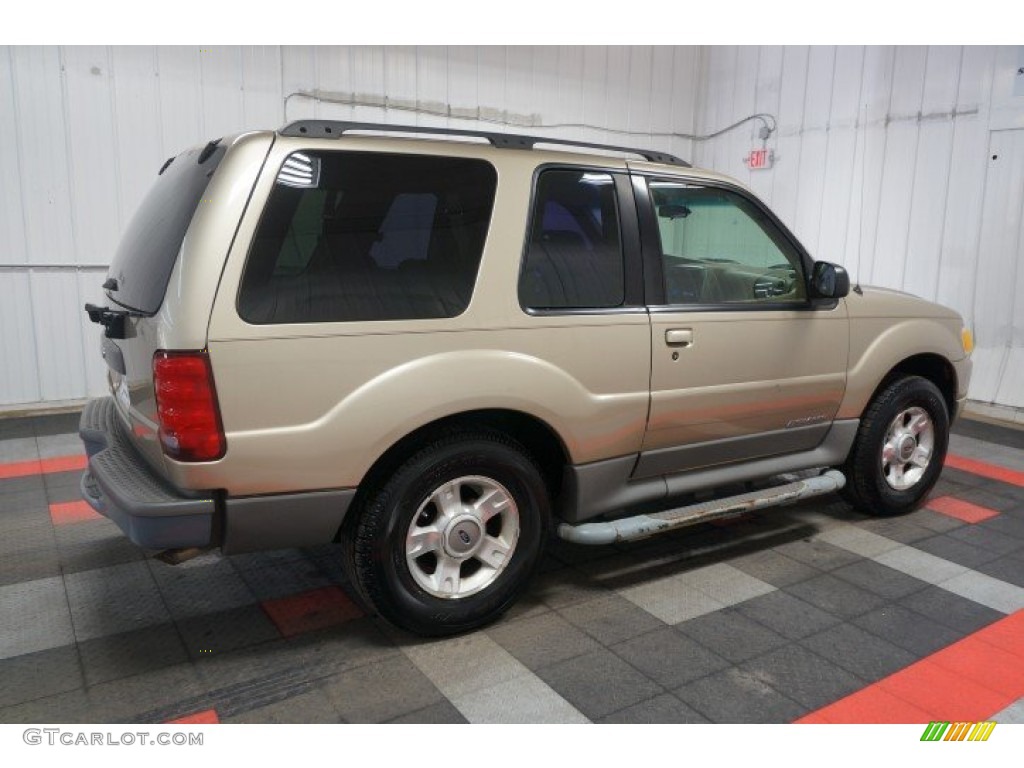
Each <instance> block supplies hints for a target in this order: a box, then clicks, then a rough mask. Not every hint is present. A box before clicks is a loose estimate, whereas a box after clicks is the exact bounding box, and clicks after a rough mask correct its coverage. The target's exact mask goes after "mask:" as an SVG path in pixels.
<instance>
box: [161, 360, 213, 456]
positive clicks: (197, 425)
mask: <svg viewBox="0 0 1024 768" xmlns="http://www.w3.org/2000/svg"><path fill="white" fill-rule="evenodd" d="M153 387H154V389H155V390H156V411H157V418H158V419H159V421H160V444H161V446H162V447H163V450H164V453H165V454H166V455H167V456H169V457H170V458H172V459H177V460H178V461H215V460H216V459H219V458H220V457H221V456H223V455H224V450H225V448H226V442H227V441H226V440H225V438H224V427H223V425H222V424H221V421H220V410H219V409H218V407H217V391H216V389H215V388H214V386H213V369H212V368H211V367H210V358H209V355H207V354H206V351H205V350H202V351H199V352H162V351H161V352H157V353H156V354H155V355H153Z"/></svg>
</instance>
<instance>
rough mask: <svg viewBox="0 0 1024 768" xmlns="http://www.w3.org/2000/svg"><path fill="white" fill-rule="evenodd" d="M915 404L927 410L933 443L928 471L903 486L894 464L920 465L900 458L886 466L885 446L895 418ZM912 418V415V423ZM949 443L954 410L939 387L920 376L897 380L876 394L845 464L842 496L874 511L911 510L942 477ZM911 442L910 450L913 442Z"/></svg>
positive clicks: (894, 512)
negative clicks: (899, 485) (895, 473)
mask: <svg viewBox="0 0 1024 768" xmlns="http://www.w3.org/2000/svg"><path fill="white" fill-rule="evenodd" d="M913 409H922V410H923V411H924V412H925V413H926V414H927V415H928V418H929V419H930V421H931V425H932V428H933V439H932V448H931V450H930V458H929V459H928V461H927V466H926V467H924V468H923V469H924V471H923V472H921V473H920V475H919V476H918V477H917V479H915V480H914V481H913V482H912V484H911V485H910V486H909V487H906V488H898V487H894V483H896V484H897V485H898V484H900V482H901V481H900V480H899V479H894V474H893V473H894V471H895V470H896V467H895V466H894V465H899V466H900V467H903V468H905V467H911V469H913V467H914V466H916V465H913V464H909V463H905V462H903V461H901V460H900V459H899V458H896V459H894V460H891V461H890V462H889V464H888V465H887V468H885V469H884V468H883V454H882V451H883V448H884V446H885V444H886V439H887V436H888V434H889V428H890V426H892V425H893V424H894V420H895V419H896V418H897V416H899V415H900V414H905V413H914V412H916V411H913ZM911 420H912V419H909V418H908V419H907V423H909V422H910V421H911ZM901 421H902V420H901ZM948 446H949V410H948V408H947V406H946V400H945V398H943V396H942V393H941V392H940V391H939V389H938V387H936V386H935V385H934V384H933V383H932V382H930V381H928V380H927V379H925V378H922V377H920V376H905V377H901V378H898V379H895V380H893V381H891V382H889V383H888V384H887V385H886V386H885V387H884V388H883V389H882V391H881V392H879V393H878V395H876V397H875V399H874V400H872V401H871V403H870V405H868V408H867V410H866V411H865V412H864V416H863V417H862V418H861V422H860V427H859V428H858V430H857V438H856V440H855V441H854V444H853V449H852V450H851V451H850V455H849V457H848V458H847V460H846V464H845V465H844V466H843V468H842V469H843V473H844V474H845V475H846V487H845V488H844V489H843V494H842V495H843V497H844V498H846V499H847V500H848V501H849V502H850V503H852V504H853V505H854V506H855V507H857V509H859V510H860V511H862V512H864V513H866V514H869V515H875V516H891V515H900V514H903V513H905V512H909V511H911V510H913V509H914V508H916V507H917V506H918V505H919V504H920V503H921V501H922V500H923V499H924V498H925V496H927V495H928V492H929V491H930V490H931V489H932V487H933V486H934V485H935V483H936V481H937V480H938V479H939V474H940V473H941V472H942V465H943V462H944V461H945V458H946V449H947V448H948ZM907 447H908V449H909V447H910V446H909V444H908V445H907ZM900 471H904V470H900ZM887 478H888V479H887ZM903 482H910V481H909V480H907V481H903Z"/></svg>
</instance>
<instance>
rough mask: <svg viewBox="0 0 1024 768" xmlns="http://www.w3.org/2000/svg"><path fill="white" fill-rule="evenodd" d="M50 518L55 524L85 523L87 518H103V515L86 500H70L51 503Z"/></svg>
mask: <svg viewBox="0 0 1024 768" xmlns="http://www.w3.org/2000/svg"><path fill="white" fill-rule="evenodd" d="M50 519H51V520H53V524H54V525H67V524H68V523H84V522H85V521H86V520H102V519H103V516H102V515H100V514H99V513H98V512H96V511H95V510H94V509H93V508H92V507H90V506H89V505H88V504H86V503H85V502H84V501H68V502H64V503H61V504H51V505H50Z"/></svg>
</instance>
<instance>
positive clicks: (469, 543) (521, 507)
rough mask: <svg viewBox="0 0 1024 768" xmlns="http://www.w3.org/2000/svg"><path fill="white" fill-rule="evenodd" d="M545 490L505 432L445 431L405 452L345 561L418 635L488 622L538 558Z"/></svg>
mask: <svg viewBox="0 0 1024 768" xmlns="http://www.w3.org/2000/svg"><path fill="white" fill-rule="evenodd" d="M549 516H550V510H549V500H548V491H547V487H546V485H545V483H544V479H543V477H542V476H541V472H540V470H539V469H538V467H537V465H536V464H535V463H534V461H533V459H532V458H531V457H530V455H529V454H528V453H527V452H526V451H525V450H523V449H522V447H520V446H519V445H518V444H517V443H515V442H514V441H512V440H510V439H508V438H507V437H505V436H504V435H501V434H498V433H491V432H485V431H481V432H464V433H459V434H452V435H449V436H446V437H444V438H442V439H440V440H438V441H437V442H435V443H433V444H432V445H429V446H428V447H426V448H424V449H423V450H421V451H419V452H418V453H416V454H415V455H414V456H412V457H411V458H410V459H408V460H407V461H406V462H405V463H404V464H403V465H402V466H401V467H400V468H399V470H398V471H397V472H396V473H395V474H394V475H393V476H392V477H391V478H390V479H389V480H388V481H387V482H385V483H384V485H383V487H381V488H380V489H379V490H378V491H377V492H376V493H375V494H373V496H372V497H371V498H370V499H369V500H368V503H367V505H366V507H365V511H364V512H363V514H362V515H361V516H360V517H359V519H358V521H357V522H356V524H355V526H354V530H352V531H351V532H350V535H352V536H353V543H354V546H353V547H352V548H351V550H350V552H351V557H352V560H353V562H352V563H351V565H352V566H353V567H352V571H353V572H354V574H355V576H356V579H357V580H358V582H359V588H360V590H361V592H362V594H363V595H364V596H365V597H366V598H367V599H368V600H369V602H370V603H372V605H373V607H374V608H375V609H376V610H377V611H378V612H379V613H380V614H381V616H383V617H384V618H386V619H387V620H388V621H390V622H391V623H393V624H395V625H397V626H399V627H402V628H403V629H406V630H409V631H410V632H414V633H416V634H421V635H448V634H454V633H457V632H464V631H467V630H470V629H475V628H477V627H480V626H482V625H484V624H487V623H489V622H491V621H493V620H494V619H496V618H497V617H498V616H500V615H501V614H502V613H503V612H504V611H505V610H507V609H508V608H509V607H510V606H511V605H512V603H513V602H514V601H515V599H516V598H517V597H518V596H519V594H520V593H521V592H522V590H523V589H524V588H525V587H526V585H527V583H528V582H529V579H530V577H531V576H532V575H533V573H534V572H535V570H536V568H537V566H538V565H539V563H540V558H541V555H542V550H543V546H544V543H545V541H546V540H547V532H548V526H549V522H548V521H549Z"/></svg>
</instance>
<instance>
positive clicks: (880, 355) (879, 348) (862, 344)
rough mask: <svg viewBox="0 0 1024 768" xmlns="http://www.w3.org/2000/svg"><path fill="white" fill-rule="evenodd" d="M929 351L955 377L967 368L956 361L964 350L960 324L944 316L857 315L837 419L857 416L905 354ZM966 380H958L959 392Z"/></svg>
mask: <svg viewBox="0 0 1024 768" xmlns="http://www.w3.org/2000/svg"><path fill="white" fill-rule="evenodd" d="M921 354H932V355H936V356H938V357H941V358H942V359H944V360H946V361H947V362H949V363H950V364H952V365H953V366H954V370H956V371H957V373H958V378H959V377H960V376H961V375H962V372H963V371H965V370H969V368H966V367H965V366H963V365H959V363H960V361H961V360H963V359H964V357H965V354H964V350H963V346H962V344H961V340H960V326H959V324H958V323H956V322H953V321H952V320H949V319H946V318H931V317H924V318H899V319H894V318H857V319H856V320H854V321H853V322H851V325H850V365H849V377H848V380H847V387H846V395H845V397H844V398H843V401H842V403H841V404H840V406H839V412H838V414H837V416H836V418H837V419H855V418H859V417H860V416H861V414H862V413H863V412H864V409H865V408H867V405H868V403H869V402H870V400H871V396H872V395H873V394H874V393H875V390H877V389H878V385H879V384H881V382H882V380H883V379H884V378H885V377H886V376H887V375H888V373H889V372H890V371H891V370H892V369H893V368H895V367H896V366H897V365H899V364H900V363H901V362H903V361H904V360H906V359H907V358H910V357H913V356H915V355H921ZM966 385H967V382H966V381H958V382H957V392H958V394H959V393H960V392H961V391H963V390H965V388H966Z"/></svg>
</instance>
